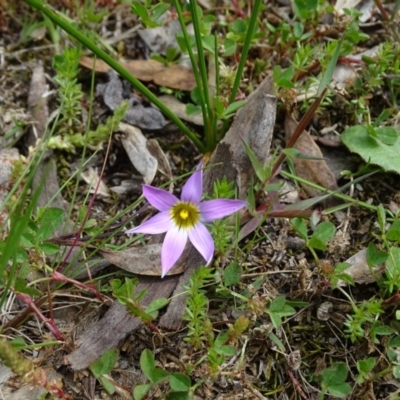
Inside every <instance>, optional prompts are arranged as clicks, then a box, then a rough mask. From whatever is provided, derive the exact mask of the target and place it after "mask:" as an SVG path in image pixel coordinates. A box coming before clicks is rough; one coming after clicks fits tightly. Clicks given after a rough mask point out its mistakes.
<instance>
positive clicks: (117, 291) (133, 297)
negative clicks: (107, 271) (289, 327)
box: [110, 278, 169, 326]
mask: <svg viewBox="0 0 400 400" xmlns="http://www.w3.org/2000/svg"><path fill="white" fill-rule="evenodd" d="M137 284H138V280H137V279H134V278H132V279H130V278H125V282H122V281H121V280H120V279H113V280H112V281H111V282H110V285H111V288H112V291H113V295H114V297H115V298H116V299H117V300H118V301H119V302H120V303H121V304H123V305H124V306H126V308H127V309H128V311H129V312H130V313H131V314H133V315H135V316H136V317H138V318H140V319H141V320H142V321H143V322H144V323H145V324H147V325H148V326H152V324H151V321H153V320H154V319H155V318H157V316H158V311H159V310H160V309H161V308H163V307H165V306H166V305H167V304H168V302H169V300H168V299H166V298H164V297H160V298H158V299H156V300H154V301H152V302H151V303H150V304H149V305H148V306H147V307H145V308H143V306H142V304H141V302H140V300H142V299H143V297H144V296H145V295H146V293H147V291H146V290H142V291H141V292H139V293H137V294H136V293H135V288H136V286H137Z"/></svg>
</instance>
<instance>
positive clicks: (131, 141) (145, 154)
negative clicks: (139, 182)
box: [119, 122, 158, 184]
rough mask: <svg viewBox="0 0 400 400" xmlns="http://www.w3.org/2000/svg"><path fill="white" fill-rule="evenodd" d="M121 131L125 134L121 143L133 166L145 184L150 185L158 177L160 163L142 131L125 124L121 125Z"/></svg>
mask: <svg viewBox="0 0 400 400" xmlns="http://www.w3.org/2000/svg"><path fill="white" fill-rule="evenodd" d="M119 131H120V132H122V133H124V136H123V137H122V138H121V142H122V145H123V146H124V149H125V151H126V153H127V154H128V157H129V159H130V160H131V163H132V165H133V166H134V167H135V168H136V169H137V170H138V171H139V173H140V174H141V175H142V176H143V179H144V181H145V183H147V184H150V183H151V182H152V181H153V179H154V177H155V175H156V172H157V166H158V163H157V160H156V158H155V157H153V156H152V154H151V153H150V152H149V150H148V149H147V140H146V138H145V137H144V136H143V134H142V131H141V130H140V129H139V128H136V127H134V126H131V125H128V124H124V123H123V122H121V123H120V124H119Z"/></svg>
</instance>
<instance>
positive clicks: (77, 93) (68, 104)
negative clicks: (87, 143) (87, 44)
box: [53, 47, 83, 134]
mask: <svg viewBox="0 0 400 400" xmlns="http://www.w3.org/2000/svg"><path fill="white" fill-rule="evenodd" d="M80 56H81V50H80V47H74V48H69V49H65V50H64V53H63V54H62V55H56V56H54V63H53V67H54V69H55V70H56V72H57V74H56V76H55V78H54V80H55V82H56V83H57V84H58V102H59V104H60V107H61V110H62V117H61V118H60V119H59V120H58V130H59V131H61V132H62V133H65V134H74V133H76V132H79V131H82V130H83V123H82V105H81V103H80V101H81V100H82V97H83V92H82V88H81V85H80V84H78V72H79V60H80Z"/></svg>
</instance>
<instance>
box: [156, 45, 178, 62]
mask: <svg viewBox="0 0 400 400" xmlns="http://www.w3.org/2000/svg"><path fill="white" fill-rule="evenodd" d="M179 54H180V51H179V50H178V49H177V48H175V47H169V48H168V49H167V51H166V52H165V57H163V56H162V55H160V54H152V55H151V58H152V59H153V60H156V61H159V62H160V63H162V64H164V65H165V66H169V65H174V64H176V63H177V62H179Z"/></svg>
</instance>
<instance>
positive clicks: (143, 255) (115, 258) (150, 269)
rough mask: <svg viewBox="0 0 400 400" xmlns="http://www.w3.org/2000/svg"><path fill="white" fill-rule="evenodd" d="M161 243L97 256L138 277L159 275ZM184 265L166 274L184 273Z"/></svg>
mask: <svg viewBox="0 0 400 400" xmlns="http://www.w3.org/2000/svg"><path fill="white" fill-rule="evenodd" d="M161 246H162V244H161V243H156V244H148V245H147V246H140V247H132V248H130V249H128V250H122V251H109V250H100V251H99V254H100V255H101V256H102V257H104V258H105V259H106V260H107V261H109V262H110V263H111V264H113V265H115V266H117V267H118V268H121V269H124V270H125V271H128V272H132V273H133V274H138V275H147V276H160V275H161ZM184 269H185V265H183V264H180V265H178V266H177V267H176V268H173V269H172V270H171V271H169V272H168V273H167V275H177V274H180V273H182V272H183V271H184Z"/></svg>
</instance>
